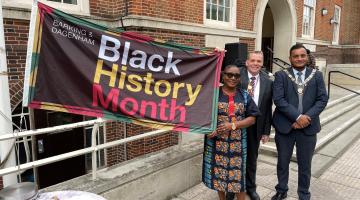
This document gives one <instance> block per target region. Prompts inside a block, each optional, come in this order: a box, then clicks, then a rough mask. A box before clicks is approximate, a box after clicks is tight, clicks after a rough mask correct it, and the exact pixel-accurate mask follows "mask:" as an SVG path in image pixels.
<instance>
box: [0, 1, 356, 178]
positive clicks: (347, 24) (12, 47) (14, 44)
mask: <svg viewBox="0 0 360 200" xmlns="http://www.w3.org/2000/svg"><path fill="white" fill-rule="evenodd" d="M272 1H277V0H272ZM125 2H127V6H128V9H127V12H126V6H125ZM258 2H260V0H237V1H236V7H237V12H236V23H235V24H236V29H237V30H236V31H239V32H241V31H245V32H252V31H253V30H254V16H255V12H256V6H257V3H258ZM89 3H90V14H91V16H90V18H92V19H98V20H100V21H104V22H115V23H114V24H119V23H117V22H118V20H119V19H120V17H121V16H124V15H126V14H127V15H129V16H143V17H145V18H150V19H155V20H154V21H156V20H158V19H160V20H161V19H164V20H175V23H177V22H176V21H178V22H179V23H180V22H186V23H190V24H194V25H195V26H201V27H202V26H203V25H204V1H200V0H198V1H193V0H182V1H180V0H177V1H176V0H174V1H170V0H147V1H145V0H127V1H124V0H89ZM335 4H336V5H339V6H340V7H341V8H342V11H341V27H340V44H346V45H360V1H359V0H317V4H316V10H315V11H316V18H315V20H316V21H315V32H314V38H313V40H312V39H310V42H309V43H311V44H312V45H315V46H316V52H315V56H317V57H322V58H326V59H327V63H328V64H333V63H360V56H359V55H360V48H358V47H353V48H342V47H341V46H332V45H331V40H332V29H333V27H332V26H333V25H331V24H330V18H331V17H332V16H333V13H334V6H335ZM295 8H296V15H297V37H298V38H300V39H301V37H302V15H303V0H295ZM323 8H326V9H327V10H328V14H327V15H326V16H322V15H321V9H323ZM21 12H24V13H26V12H27V13H28V12H29V10H23V11H21ZM86 18H88V16H87V17H86ZM144 26H146V25H144ZM206 26H208V25H206ZM213 28H214V30H217V31H218V30H221V29H219V28H218V27H213ZM28 29H29V21H28V20H26V19H14V18H11V17H8V18H5V19H4V30H5V43H6V51H7V64H8V74H9V76H8V77H9V84H10V95H11V106H12V108H14V107H15V106H16V105H17V104H18V103H19V102H20V101H21V99H22V87H23V86H22V85H23V78H24V70H25V59H26V45H27V39H28ZM127 30H129V31H136V32H138V33H142V34H145V35H149V36H151V37H153V38H156V39H161V40H165V41H172V42H175V43H179V44H183V45H189V46H195V47H205V37H206V35H207V34H209V35H211V34H212V35H213V36H218V37H233V38H235V41H236V39H237V38H238V41H239V42H241V43H247V44H248V50H249V51H252V50H254V49H255V39H254V38H248V37H242V36H234V35H226V34H223V33H215V34H214V33H198V32H197V33H194V32H193V31H192V30H191V29H184V30H177V31H175V30H169V29H165V28H164V29H158V28H149V27H139V26H136V24H135V25H133V26H130V27H127ZM319 41H320V43H319ZM125 129H126V130H125ZM105 130H106V131H105V132H106V141H114V140H116V139H120V138H125V137H129V136H133V135H138V134H142V133H144V132H147V131H151V130H152V129H149V128H144V127H141V126H137V125H134V124H126V125H125V124H124V123H121V122H110V123H107V124H106V126H105ZM125 132H126V133H125ZM125 134H126V135H125ZM177 142H178V134H177V133H168V134H163V135H160V136H157V137H152V138H148V139H142V140H139V141H135V142H131V143H129V144H127V145H126V146H124V145H119V146H117V147H113V148H111V149H109V150H108V151H107V155H106V156H107V165H108V166H111V165H114V164H117V163H119V162H122V161H124V160H127V159H132V158H134V157H137V156H140V155H143V154H146V153H150V152H153V151H157V150H160V149H163V148H166V147H169V146H172V145H175V144H177ZM0 184H1V181H0Z"/></svg>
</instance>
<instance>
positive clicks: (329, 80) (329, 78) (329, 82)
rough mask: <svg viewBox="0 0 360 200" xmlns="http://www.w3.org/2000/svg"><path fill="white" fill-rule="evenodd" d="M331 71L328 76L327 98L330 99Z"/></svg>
mask: <svg viewBox="0 0 360 200" xmlns="http://www.w3.org/2000/svg"><path fill="white" fill-rule="evenodd" d="M330 84H331V71H330V72H329V76H328V97H329V98H330Z"/></svg>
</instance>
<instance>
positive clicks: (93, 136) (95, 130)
mask: <svg viewBox="0 0 360 200" xmlns="http://www.w3.org/2000/svg"><path fill="white" fill-rule="evenodd" d="M98 130H99V124H98V123H96V124H94V126H93V129H92V132H91V146H92V147H93V151H92V159H91V164H92V179H93V180H95V179H96V171H97V156H96V152H97V149H96V145H97V144H96V135H97V133H98Z"/></svg>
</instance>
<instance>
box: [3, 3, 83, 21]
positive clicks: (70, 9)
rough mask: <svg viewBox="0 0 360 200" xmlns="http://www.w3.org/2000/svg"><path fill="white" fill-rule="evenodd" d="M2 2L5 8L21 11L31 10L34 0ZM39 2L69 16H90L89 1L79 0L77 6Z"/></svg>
mask: <svg viewBox="0 0 360 200" xmlns="http://www.w3.org/2000/svg"><path fill="white" fill-rule="evenodd" d="M2 1H3V7H5V8H6V7H7V8H12V9H11V10H19V9H20V10H22V9H25V10H30V9H31V5H32V3H33V1H34V0H2ZM38 1H39V2H41V3H44V4H46V5H49V6H51V7H53V8H56V9H59V10H61V11H64V12H66V13H69V14H76V15H84V16H89V15H90V3H89V0H77V2H78V4H77V5H73V4H64V3H58V2H52V1H47V0H38ZM29 18H30V15H29Z"/></svg>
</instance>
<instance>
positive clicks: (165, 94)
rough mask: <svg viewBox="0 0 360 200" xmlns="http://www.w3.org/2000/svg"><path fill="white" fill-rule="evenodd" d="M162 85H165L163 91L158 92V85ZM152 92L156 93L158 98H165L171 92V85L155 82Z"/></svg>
mask: <svg viewBox="0 0 360 200" xmlns="http://www.w3.org/2000/svg"><path fill="white" fill-rule="evenodd" d="M161 84H164V85H165V91H164V92H161V91H160V85H161ZM154 92H155V93H156V95H158V96H159V97H167V96H168V95H169V94H170V92H171V85H170V83H169V81H166V80H159V81H156V83H155V87H154Z"/></svg>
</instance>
